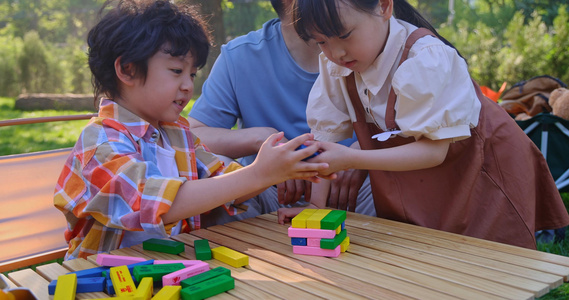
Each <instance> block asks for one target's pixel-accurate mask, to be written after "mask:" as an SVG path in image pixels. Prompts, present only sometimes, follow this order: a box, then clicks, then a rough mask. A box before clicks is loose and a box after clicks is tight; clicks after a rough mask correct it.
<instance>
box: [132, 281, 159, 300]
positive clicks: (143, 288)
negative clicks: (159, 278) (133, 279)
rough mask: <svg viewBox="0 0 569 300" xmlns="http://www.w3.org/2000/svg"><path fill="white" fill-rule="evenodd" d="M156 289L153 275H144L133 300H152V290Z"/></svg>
mask: <svg viewBox="0 0 569 300" xmlns="http://www.w3.org/2000/svg"><path fill="white" fill-rule="evenodd" d="M153 291H154V280H153V279H152V277H144V278H142V280H140V283H139V284H138V287H137V288H136V292H135V293H134V295H133V298H132V299H133V300H150V298H152V292H153Z"/></svg>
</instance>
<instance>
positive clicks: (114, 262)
mask: <svg viewBox="0 0 569 300" xmlns="http://www.w3.org/2000/svg"><path fill="white" fill-rule="evenodd" d="M145 261H147V259H146V258H142V257H134V256H122V255H112V254H105V253H100V254H97V264H99V265H101V266H105V267H118V266H126V265H130V264H134V263H140V262H145Z"/></svg>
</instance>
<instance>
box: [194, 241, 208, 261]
mask: <svg viewBox="0 0 569 300" xmlns="http://www.w3.org/2000/svg"><path fill="white" fill-rule="evenodd" d="M194 251H195V253H196V259H199V260H210V259H211V248H210V247H209V241H208V240H206V239H203V240H195V241H194Z"/></svg>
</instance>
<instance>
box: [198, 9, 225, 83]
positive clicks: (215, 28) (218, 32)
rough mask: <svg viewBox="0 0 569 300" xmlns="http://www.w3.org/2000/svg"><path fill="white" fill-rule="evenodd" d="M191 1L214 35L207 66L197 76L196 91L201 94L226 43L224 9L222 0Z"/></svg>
mask: <svg viewBox="0 0 569 300" xmlns="http://www.w3.org/2000/svg"><path fill="white" fill-rule="evenodd" d="M223 1H226V0H223ZM189 2H190V3H191V4H193V5H195V6H196V7H197V8H198V11H199V12H200V13H201V15H202V16H203V17H204V18H205V21H206V22H207V24H209V27H210V31H211V33H212V36H213V41H212V42H213V47H212V48H211V51H210V54H209V56H208V59H207V63H206V65H205V67H204V68H203V69H202V70H201V72H200V74H199V75H198V78H196V84H195V87H194V92H195V93H196V94H201V86H202V84H203V81H204V80H205V78H207V77H208V75H209V72H210V71H211V67H212V66H213V63H214V62H215V59H216V58H217V56H219V53H220V52H221V45H223V43H225V29H224V27H223V10H222V6H221V5H222V0H207V1H200V0H189Z"/></svg>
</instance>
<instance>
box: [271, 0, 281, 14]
mask: <svg viewBox="0 0 569 300" xmlns="http://www.w3.org/2000/svg"><path fill="white" fill-rule="evenodd" d="M271 5H273V9H274V10H275V12H276V13H277V15H278V16H279V17H281V16H282V14H283V13H284V5H283V0H271Z"/></svg>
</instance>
